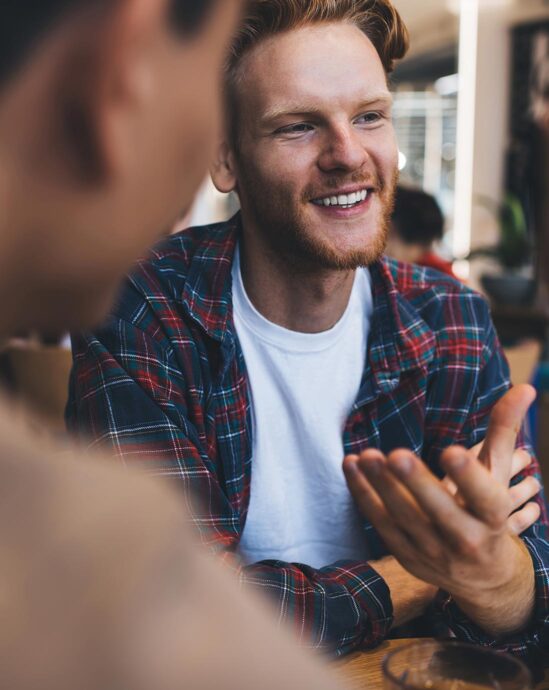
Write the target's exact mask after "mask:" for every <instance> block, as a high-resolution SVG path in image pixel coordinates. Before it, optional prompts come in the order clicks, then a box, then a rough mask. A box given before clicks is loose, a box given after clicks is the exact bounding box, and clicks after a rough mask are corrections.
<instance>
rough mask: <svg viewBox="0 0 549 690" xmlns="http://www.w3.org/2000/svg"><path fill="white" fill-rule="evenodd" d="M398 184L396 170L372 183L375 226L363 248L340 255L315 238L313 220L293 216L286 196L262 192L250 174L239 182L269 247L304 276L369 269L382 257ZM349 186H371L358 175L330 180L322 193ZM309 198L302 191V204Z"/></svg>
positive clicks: (262, 188) (257, 228)
mask: <svg viewBox="0 0 549 690" xmlns="http://www.w3.org/2000/svg"><path fill="white" fill-rule="evenodd" d="M245 177H248V176H245ZM397 181H398V171H395V173H394V174H393V176H392V177H391V179H390V180H387V181H382V180H379V179H378V180H376V182H375V185H374V186H375V194H377V195H378V196H379V201H380V202H381V209H380V214H379V219H378V223H377V226H376V227H375V228H374V229H373V230H370V231H369V232H368V235H367V237H365V241H364V246H363V247H360V248H357V249H351V250H348V251H338V250H337V249H334V248H333V247H332V246H331V245H330V244H329V243H328V242H327V241H326V240H325V239H323V238H318V237H315V234H314V228H312V227H310V226H311V222H310V221H309V222H308V223H307V222H305V220H304V218H303V216H302V215H300V214H299V213H298V212H296V210H295V205H294V206H291V205H289V204H288V203H287V201H288V197H287V196H286V195H284V193H279V194H276V192H275V193H267V194H266V193H265V187H264V186H263V185H262V184H261V183H258V182H257V178H256V177H254V176H250V177H249V178H248V179H243V180H242V182H243V186H244V187H245V188H246V189H247V201H248V203H247V204H246V206H247V207H248V210H249V211H250V212H251V214H252V216H253V224H254V226H255V228H256V230H257V232H259V233H261V237H262V239H263V241H264V242H265V244H266V246H267V248H268V249H269V250H270V252H271V253H272V254H273V256H274V257H276V258H277V259H278V260H279V261H283V262H284V263H285V264H286V265H287V266H288V267H290V268H292V269H293V270H296V271H299V272H307V273H308V272H315V271H318V270H338V271H346V270H347V271H348V270H355V269H357V268H359V267H361V266H370V265H371V264H372V263H374V262H375V261H377V260H378V259H379V258H380V257H381V255H382V254H383V252H384V251H385V247H386V245H387V236H388V232H389V227H390V222H391V214H392V212H393V207H394V198H395V190H396V185H397ZM349 184H353V185H355V186H356V185H361V186H362V185H363V186H365V187H366V186H371V184H372V181H371V178H370V179H368V180H365V178H364V176H363V175H360V174H355V175H353V176H346V177H345V178H342V177H339V178H332V179H330V180H328V181H327V182H326V184H325V185H324V190H326V189H328V190H329V189H334V190H335V189H341V188H342V187H343V186H346V185H349ZM324 195H326V194H324ZM312 198H315V193H314V191H313V190H310V189H306V190H305V192H304V194H303V199H304V202H305V203H310V199H312ZM342 232H344V230H342Z"/></svg>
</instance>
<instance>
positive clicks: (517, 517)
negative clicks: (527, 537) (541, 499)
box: [507, 501, 541, 535]
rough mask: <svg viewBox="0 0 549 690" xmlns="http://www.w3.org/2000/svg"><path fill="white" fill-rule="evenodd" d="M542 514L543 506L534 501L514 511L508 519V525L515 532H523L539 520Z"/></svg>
mask: <svg viewBox="0 0 549 690" xmlns="http://www.w3.org/2000/svg"><path fill="white" fill-rule="evenodd" d="M540 514H541V508H540V507H539V505H538V504H537V503H534V502H533V501H532V502H531V503H527V504H526V505H525V506H524V508H521V509H520V510H517V512H516V513H513V514H512V515H511V516H510V517H509V519H508V520H507V526H508V527H509V530H510V531H511V532H513V534H517V535H518V534H522V533H523V532H524V531H525V530H527V529H528V528H529V527H531V526H532V525H533V524H534V523H535V522H536V521H537V520H538V518H539V516H540Z"/></svg>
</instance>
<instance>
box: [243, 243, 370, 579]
mask: <svg viewBox="0 0 549 690" xmlns="http://www.w3.org/2000/svg"><path fill="white" fill-rule="evenodd" d="M233 306H234V323H235V327H236V332H237V335H238V339H239V341H240V344H241V347H242V350H243V353H244V359H245V361H246V368H247V371H248V376H249V382H250V390H251V402H252V422H253V449H252V453H253V455H252V478H251V494H250V505H249V509H248V515H247V519H246V524H245V527H244V531H243V534H242V538H241V540H240V544H239V554H240V556H241V557H242V559H243V561H244V563H255V562H257V561H262V560H271V559H276V560H281V561H286V562H290V563H295V562H299V563H304V564H307V565H310V566H312V567H314V568H320V567H323V566H325V565H329V564H330V563H334V562H335V561H337V560H340V559H347V558H351V559H358V560H363V559H365V558H366V543H365V537H364V530H363V527H362V522H363V521H362V520H361V518H360V515H359V513H358V511H357V510H356V508H355V506H354V503H353V500H352V498H351V495H350V493H349V490H348V488H347V485H346V482H345V478H344V476H343V471H342V469H341V463H342V460H343V456H344V449H343V438H342V434H343V429H344V426H345V422H346V420H347V417H348V415H349V413H350V411H351V409H352V407H353V404H354V402H355V400H356V397H357V394H358V390H359V387H360V382H361V379H362V375H363V372H364V368H365V359H366V351H367V348H366V345H367V340H368V331H369V327H370V320H371V314H372V309H373V302H372V289H371V282H370V273H369V271H368V270H367V269H360V270H358V271H357V272H356V277H355V281H354V285H353V289H352V293H351V297H350V300H349V304H348V306H347V309H346V310H345V313H344V314H343V316H342V317H341V319H340V320H339V322H338V323H337V324H336V325H335V326H334V327H333V328H331V329H330V330H329V331H325V332H322V333H312V334H311V333H298V332H296V331H290V330H288V329H286V328H282V327H281V326H278V325H276V324H274V323H271V322H270V321H268V320H267V319H265V318H264V317H263V316H262V315H261V314H260V313H259V312H258V311H257V310H256V309H255V307H254V306H253V305H252V303H251V302H250V300H249V298H248V296H247V294H246V291H245V289H244V285H243V282H242V275H241V272H240V256H239V252H238V250H237V252H236V255H235V261H234V265H233Z"/></svg>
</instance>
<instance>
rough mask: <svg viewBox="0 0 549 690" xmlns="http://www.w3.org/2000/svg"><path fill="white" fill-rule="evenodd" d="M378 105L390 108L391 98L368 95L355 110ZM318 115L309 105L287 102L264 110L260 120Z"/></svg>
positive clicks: (387, 94) (384, 92)
mask: <svg viewBox="0 0 549 690" xmlns="http://www.w3.org/2000/svg"><path fill="white" fill-rule="evenodd" d="M378 104H379V105H381V106H384V107H390V106H391V105H392V104H393V96H392V95H391V94H390V93H389V92H388V91H382V92H380V93H377V94H373V95H369V96H368V97H367V98H365V99H364V100H361V101H359V103H358V105H357V106H356V109H357V110H362V109H363V108H368V107H371V106H373V105H378ZM320 114H322V108H319V107H316V106H312V105H311V104H307V103H297V102H289V103H285V104H284V105H280V106H275V107H273V108H270V109H268V110H266V111H265V113H264V114H263V115H262V117H261V120H262V121H263V122H271V121H272V120H277V119H278V118H279V117H284V116H286V117H287V116H304V115H320Z"/></svg>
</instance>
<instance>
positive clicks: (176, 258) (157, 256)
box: [129, 221, 235, 293]
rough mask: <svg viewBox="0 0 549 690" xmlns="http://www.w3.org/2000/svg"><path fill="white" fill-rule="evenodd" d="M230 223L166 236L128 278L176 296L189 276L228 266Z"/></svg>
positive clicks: (231, 246) (231, 239)
mask: <svg viewBox="0 0 549 690" xmlns="http://www.w3.org/2000/svg"><path fill="white" fill-rule="evenodd" d="M234 235H235V226H234V223H233V222H232V221H225V222H222V223H214V224H211V225H197V226H192V227H189V228H185V229H184V230H181V231H180V232H178V233H176V234H173V235H170V236H169V237H167V238H165V239H164V240H162V241H161V242H159V243H158V244H157V245H156V246H155V247H153V248H152V249H151V250H150V252H149V254H148V255H147V256H146V257H144V258H143V259H141V260H140V261H139V262H138V263H137V264H136V266H135V269H134V270H133V271H132V273H131V274H130V276H129V278H130V279H131V280H133V281H137V282H140V283H141V282H143V283H144V286H146V285H147V279H149V280H150V279H155V280H153V281H152V282H154V283H158V284H160V285H161V286H162V289H170V288H172V289H174V290H175V291H176V293H179V292H180V289H181V288H183V287H184V285H185V284H186V283H187V281H188V279H189V276H190V275H191V274H192V273H194V272H195V271H196V272H199V271H204V272H205V273H209V272H211V271H212V269H213V270H214V271H215V270H216V268H217V267H218V266H220V265H225V264H226V263H227V262H228V261H229V262H232V255H233V253H234V242H235V237H234Z"/></svg>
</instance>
